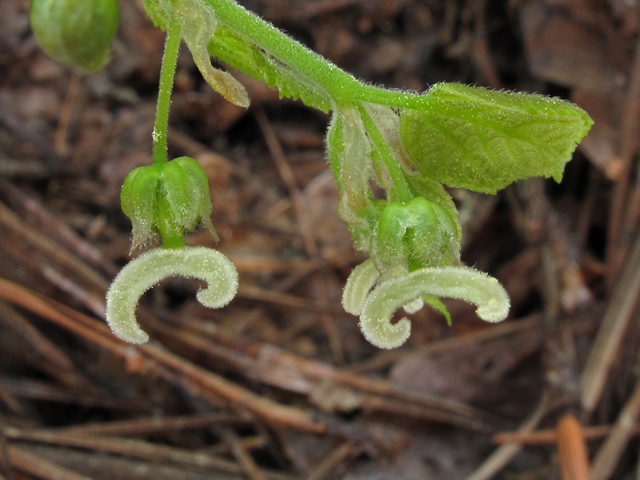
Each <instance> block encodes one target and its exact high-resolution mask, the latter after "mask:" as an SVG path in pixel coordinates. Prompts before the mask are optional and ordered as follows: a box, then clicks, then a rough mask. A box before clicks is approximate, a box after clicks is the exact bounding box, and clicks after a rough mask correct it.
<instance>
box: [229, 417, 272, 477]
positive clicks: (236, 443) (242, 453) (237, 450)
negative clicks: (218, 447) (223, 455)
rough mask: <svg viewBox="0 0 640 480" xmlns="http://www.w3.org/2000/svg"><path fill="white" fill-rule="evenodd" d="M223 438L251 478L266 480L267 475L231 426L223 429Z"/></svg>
mask: <svg viewBox="0 0 640 480" xmlns="http://www.w3.org/2000/svg"><path fill="white" fill-rule="evenodd" d="M222 438H223V439H224V441H225V443H226V444H227V445H229V448H230V449H231V453H233V456H234V457H235V459H236V460H237V461H238V463H239V464H240V465H241V466H242V470H243V471H244V473H245V474H246V475H247V476H248V477H249V478H250V479H251V480H266V476H265V475H264V473H262V471H261V470H260V468H259V467H258V465H256V462H254V461H253V458H251V455H249V453H248V452H247V451H246V450H245V448H244V446H243V445H242V442H241V440H240V438H239V437H238V436H237V435H236V433H235V432H234V431H233V430H231V429H230V428H225V429H222Z"/></svg>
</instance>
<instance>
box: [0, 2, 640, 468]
mask: <svg viewBox="0 0 640 480" xmlns="http://www.w3.org/2000/svg"><path fill="white" fill-rule="evenodd" d="M141 3H142V2H141V1H140V0H132V1H120V7H121V22H120V28H119V31H118V35H117V38H116V41H115V43H114V48H113V55H112V61H111V62H110V63H109V64H108V65H107V66H106V67H105V68H104V69H103V70H101V71H99V72H98V73H94V74H91V75H79V74H77V73H74V72H73V71H72V70H70V69H69V68H66V67H63V66H60V65H58V64H56V63H55V62H53V61H52V60H50V59H49V58H48V57H47V56H46V55H45V54H44V53H43V51H42V50H41V49H40V48H39V47H38V45H37V43H36V41H35V39H34V37H33V34H32V33H31V31H30V28H29V25H28V9H29V4H30V2H29V1H28V0H0V236H1V238H2V242H0V277H1V278H0V332H1V333H0V352H1V354H0V412H1V415H0V423H1V424H2V429H0V453H1V455H0V472H2V478H7V479H15V480H18V479H31V478H38V479H54V478H55V479H70V480H75V479H80V478H94V479H109V480H115V479H141V480H142V479H149V480H164V479H172V480H175V479H180V480H182V479H188V480H200V479H205V478H206V479H212V478H214V479H222V480H226V479H229V480H231V479H240V478H244V479H251V480H262V479H269V480H271V479H275V480H280V479H282V480H285V479H291V480H293V479H308V480H320V479H351V480H356V479H391V478H393V479H398V480H404V479H407V480H413V479H438V480H439V479H446V480H456V479H465V478H466V479H471V480H480V479H488V478H497V479H510V480H535V479H560V478H562V479H574V480H582V479H589V478H592V479H594V480H605V479H624V480H631V479H640V464H639V463H638V456H639V455H638V453H639V449H640V443H639V442H638V439H637V434H638V432H639V428H638V426H639V425H638V415H639V413H640V383H639V381H638V373H639V369H638V367H639V365H640V364H639V360H640V358H639V355H638V352H639V349H638V344H639V339H640V323H639V322H638V316H637V315H638V311H637V306H636V298H637V296H638V292H639V289H640V241H639V240H638V237H637V233H638V226H639V217H640V176H639V174H640V172H639V171H638V166H637V165H638V164H637V153H638V138H639V135H638V132H639V129H638V121H639V120H640V48H639V45H640V44H638V40H637V39H638V29H639V13H640V10H639V8H640V7H639V6H638V3H637V0H511V1H508V2H504V1H499V0H305V1H302V0H245V1H242V2H240V3H242V4H243V5H245V6H246V7H247V8H248V9H250V10H252V11H253V12H255V13H257V14H259V15H260V16H261V17H262V18H264V19H266V20H268V21H270V22H273V23H274V24H275V25H276V26H278V27H280V28H282V29H284V30H286V31H287V32H288V33H289V34H290V35H291V36H293V37H294V38H295V39H297V40H298V41H300V42H302V43H303V44H305V45H307V46H309V47H310V48H312V49H313V50H315V51H317V52H319V53H320V54H322V55H323V56H325V57H327V58H329V59H330V60H331V61H333V62H334V63H336V64H337V65H338V66H340V67H342V68H343V69H345V70H347V71H348V72H350V73H352V74H353V75H355V76H356V77H358V78H361V79H363V80H365V81H367V82H370V83H373V84H379V85H385V86H387V87H392V88H407V89H412V90H417V91H423V90H426V89H427V88H429V86H431V85H433V84H434V83H437V82H440V81H449V82H464V83H468V84H475V85H480V86H488V87H491V88H495V89H507V90H519V91H525V92H537V93H541V94H545V95H552V96H557V97H561V98H564V99H568V100H570V101H572V102H574V103H576V104H578V105H579V106H581V107H582V108H584V109H585V110H586V111H587V112H588V113H589V115H591V117H592V118H593V119H594V120H595V125H594V126H593V128H592V130H591V132H590V133H589V135H588V136H587V137H586V139H585V140H584V141H583V143H582V144H581V145H580V147H579V148H578V150H577V152H576V153H575V155H574V160H573V161H572V162H570V163H569V164H568V165H567V168H566V172H565V177H564V180H563V181H562V183H561V184H556V183H554V182H553V181H548V180H542V179H531V180H527V181H522V182H518V183H517V184H514V185H512V186H509V187H508V188H507V189H505V190H503V191H501V192H499V193H498V194H497V195H495V196H489V195H481V194H475V193H472V192H468V191H458V190H453V191H451V192H450V193H451V194H452V195H453V197H454V199H455V201H456V203H457V204H458V206H459V208H460V215H461V221H462V224H463V228H464V231H465V236H464V248H463V252H462V258H463V261H464V262H465V263H467V264H468V265H471V266H474V267H476V268H478V269H480V270H484V271H487V272H489V273H490V274H492V275H494V276H496V277H497V278H498V279H499V280H500V281H501V282H502V284H503V285H504V286H505V288H506V289H507V291H508V292H509V294H510V296H511V300H512V310H511V314H510V316H509V319H508V320H507V321H506V322H504V323H502V324H499V325H489V324H484V323H483V322H482V321H480V320H479V319H478V318H477V317H476V316H475V313H474V311H473V308H472V307H470V306H468V305H465V304H462V303H460V302H455V301H447V302H446V303H447V306H448V307H449V310H450V312H451V314H452V317H453V325H452V326H451V327H448V326H447V325H446V321H445V319H444V318H443V317H442V316H441V315H440V314H438V313H437V312H435V311H432V310H429V309H426V308H425V309H423V310H421V311H419V312H418V313H416V314H414V315H412V316H411V317H410V318H411V320H412V325H413V332H412V335H411V338H410V339H409V341H408V342H407V344H406V345H404V346H403V347H401V348H399V349H396V350H392V351H381V350H378V349H376V348H375V347H373V346H371V345H370V344H368V343H367V342H366V341H365V340H364V339H363V337H362V335H361V334H360V331H359V328H358V325H357V318H355V317H353V316H351V315H348V314H346V313H344V311H343V309H342V306H341V304H340V299H341V294H342V288H343V286H344V283H345V280H346V278H347V276H348V275H349V273H350V271H351V269H352V268H353V267H354V266H355V265H356V264H358V263H360V262H361V261H362V260H363V257H362V256H360V255H359V254H358V253H357V252H355V251H354V249H353V245H352V242H351V239H350V236H349V233H348V231H347V228H346V224H345V223H344V222H342V221H341V220H340V219H339V218H338V217H337V214H336V207H337V201H338V195H337V191H336V188H335V185H334V180H333V178H332V175H331V173H330V172H329V170H328V168H327V162H326V159H325V155H324V144H323V142H324V133H325V130H326V126H327V122H328V119H329V117H328V116H327V115H325V114H323V113H320V112H317V111H314V110H311V109H309V108H307V107H305V106H304V105H302V104H301V103H299V102H294V101H291V100H289V99H285V100H279V96H278V92H277V91H275V90H270V89H268V88H267V87H266V85H265V84H263V83H261V82H259V81H257V80H254V79H252V78H249V77H247V76H244V75H243V74H241V73H238V72H233V73H234V75H235V76H236V77H237V78H238V79H239V80H240V81H241V82H242V83H243V84H244V85H245V87H246V88H247V91H248V92H249V95H250V98H251V101H252V105H251V107H250V108H249V109H248V110H246V111H245V110H244V109H241V108H238V107H235V106H233V105H231V104H229V103H228V102H226V101H225V100H224V99H223V98H222V97H220V96H219V95H218V94H216V93H215V92H213V91H212V90H211V89H210V87H209V86H208V85H207V84H206V83H205V82H204V81H203V80H202V78H201V76H200V73H199V72H198V70H197V69H196V67H195V65H194V64H193V61H192V59H191V56H190V54H189V53H188V51H187V49H186V48H183V51H182V54H181V56H180V59H179V64H178V71H177V76H176V85H175V94H174V96H173V105H172V110H171V119H170V132H169V148H170V156H173V157H177V156H182V155H188V156H191V157H194V158H195V159H196V160H197V161H198V162H199V163H200V164H201V165H202V166H203V167H204V169H205V171H206V172H207V175H208V177H209V182H210V187H211V196H212V201H213V209H214V212H213V218H214V223H215V227H216V230H217V232H218V234H219V236H220V238H221V241H220V242H219V243H218V244H216V245H215V248H218V249H220V250H221V251H222V252H223V253H225V254H226V255H228V256H229V257H230V258H231V260H232V261H233V262H234V263H235V264H236V265H237V267H238V270H239V271H240V277H241V278H240V289H239V295H238V297H237V298H236V299H235V300H234V301H233V302H232V303H231V304H230V305H229V306H228V307H227V308H225V309H222V310H216V311H213V310H208V309H205V308H203V307H201V306H200V304H198V303H197V302H196V301H195V293H196V291H197V289H198V288H200V286H201V285H199V284H198V282H196V281H191V280H186V279H182V278H173V279H170V280H167V281H165V282H163V283H162V284H161V285H160V286H158V287H156V288H154V289H153V290H152V291H151V292H149V293H147V294H146V295H145V296H144V297H143V299H142V301H141V306H140V308H139V310H138V312H139V315H138V318H139V320H140V322H141V324H142V327H143V329H145V330H146V331H147V332H149V333H150V335H151V337H152V341H151V342H150V343H149V344H147V345H145V346H142V347H136V346H133V345H128V344H124V343H123V342H120V341H119V340H117V339H116V338H115V337H114V336H112V335H111V333H110V332H109V331H108V329H106V326H105V325H104V320H103V316H104V295H105V291H106V289H107V288H108V285H109V283H110V281H111V279H112V278H113V277H114V275H115V274H116V273H117V272H118V270H119V269H120V268H121V267H122V266H123V265H125V264H126V263H127V261H128V260H129V259H130V258H131V257H130V256H129V249H130V240H131V233H130V232H131V226H130V222H129V220H128V219H127V218H126V217H125V216H124V214H123V213H122V212H121V210H120V205H119V195H120V187H121V185H122V182H123V180H124V178H125V176H126V175H127V173H128V172H129V171H131V170H132V169H134V168H136V167H138V166H142V165H147V164H149V163H150V162H151V131H152V128H153V120H154V111H155V101H156V94H157V82H158V75H159V69H160V61H161V56H162V50H163V42H164V34H163V33H162V32H161V31H160V30H159V29H157V28H155V27H154V26H153V25H152V23H151V22H150V20H149V19H148V17H147V16H146V15H145V13H144V10H143V8H142V5H141ZM187 243H188V244H190V245H205V246H211V247H213V246H214V243H213V242H212V240H211V238H210V236H209V235H208V233H206V232H205V231H203V232H196V233H195V234H191V235H189V236H188V238H187Z"/></svg>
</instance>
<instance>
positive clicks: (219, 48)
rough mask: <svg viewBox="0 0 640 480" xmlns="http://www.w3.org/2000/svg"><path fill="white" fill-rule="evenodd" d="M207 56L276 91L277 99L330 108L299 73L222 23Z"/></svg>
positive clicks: (320, 92) (318, 90)
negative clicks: (286, 98)
mask: <svg viewBox="0 0 640 480" xmlns="http://www.w3.org/2000/svg"><path fill="white" fill-rule="evenodd" d="M208 49H209V53H210V54H211V55H213V56H214V57H216V58H218V59H219V60H221V61H223V62H224V63H226V64H228V65H230V66H232V67H233V68H235V69H237V70H240V71H242V72H244V73H246V74H247V75H250V76H252V77H254V78H257V79H258V80H261V81H263V82H265V83H267V85H269V87H277V88H278V90H279V92H280V97H281V98H282V97H291V98H293V99H294V100H297V99H300V100H302V102H304V104H305V105H307V106H310V107H313V108H317V109H319V110H322V111H323V112H328V111H329V110H331V108H332V100H331V97H330V96H329V94H328V93H327V92H326V91H325V90H324V88H322V87H321V86H320V85H318V84H316V83H315V82H313V81H312V80H311V79H309V78H308V77H306V76H305V75H303V74H302V73H300V72H298V71H296V70H294V69H292V68H290V67H289V66H288V65H286V64H284V63H283V62H281V61H279V60H277V59H276V58H274V57H272V56H271V55H269V53H268V52H266V51H264V50H263V49H262V48H260V47H258V46H256V45H255V44H254V43H253V42H251V41H250V40H248V39H246V38H245V37H243V36H242V35H241V34H239V33H237V32H236V31H235V30H233V29H231V28H230V27H228V26H227V25H225V24H223V23H222V22H219V23H218V26H217V29H216V32H215V34H214V36H213V38H212V39H211V42H210V43H209V47H208Z"/></svg>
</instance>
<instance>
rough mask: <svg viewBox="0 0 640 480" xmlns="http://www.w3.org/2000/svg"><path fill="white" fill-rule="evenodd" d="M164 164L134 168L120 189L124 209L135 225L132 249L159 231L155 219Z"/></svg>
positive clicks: (150, 238)
mask: <svg viewBox="0 0 640 480" xmlns="http://www.w3.org/2000/svg"><path fill="white" fill-rule="evenodd" d="M161 170H162V165H160V164H154V165H149V166H146V167H139V168H136V169H135V170H133V171H132V172H131V173H129V175H127V178H126V179H125V180H124V184H123V185H122V190H121V191H120V203H121V205H122V211H123V212H124V214H125V215H126V216H127V217H129V219H130V220H131V223H132V225H133V239H132V242H131V243H132V249H133V248H136V247H138V246H140V245H145V244H146V243H147V242H148V241H149V240H153V239H154V237H155V236H156V234H157V233H158V231H157V228H156V227H155V225H156V220H155V215H156V214H155V205H156V203H157V197H158V191H159V188H158V186H159V183H160V173H161Z"/></svg>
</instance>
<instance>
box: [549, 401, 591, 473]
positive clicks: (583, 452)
mask: <svg viewBox="0 0 640 480" xmlns="http://www.w3.org/2000/svg"><path fill="white" fill-rule="evenodd" d="M556 431H557V445H558V451H559V452H560V467H561V471H562V480H589V455H588V453H587V445H586V443H585V439H584V433H583V431H582V425H580V422H578V420H577V419H576V417H575V416H573V415H572V414H567V415H564V416H563V417H562V418H561V419H560V420H559V421H558V423H557V425H556Z"/></svg>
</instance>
